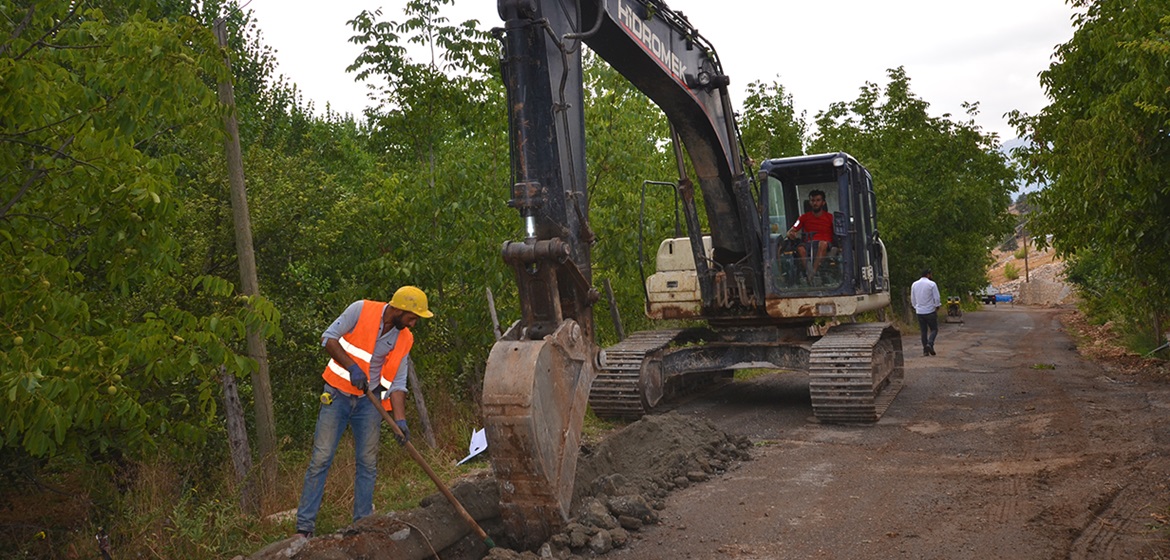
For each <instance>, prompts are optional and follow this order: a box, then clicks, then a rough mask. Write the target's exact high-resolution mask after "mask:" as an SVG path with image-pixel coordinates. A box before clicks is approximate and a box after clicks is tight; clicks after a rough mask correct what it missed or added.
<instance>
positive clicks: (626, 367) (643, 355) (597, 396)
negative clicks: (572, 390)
mask: <svg viewBox="0 0 1170 560" xmlns="http://www.w3.org/2000/svg"><path fill="white" fill-rule="evenodd" d="M682 332H683V330H682V329H666V330H660V331H643V332H637V333H634V334H632V335H630V336H629V337H628V338H626V339H625V340H623V341H621V342H619V343H617V344H615V345H613V346H610V347H609V348H606V349H605V363H604V364H602V367H601V368H600V369H599V370H598V373H597V377H596V378H595V379H594V380H593V387H592V388H591V389H590V391H589V406H590V408H592V409H593V413H594V414H596V415H597V416H599V417H601V418H611V419H614V418H624V419H635V418H641V417H642V415H644V414H646V413H647V412H649V411H650V409H651V408H653V407H654V405H656V404H658V401H659V400H660V399H661V398H662V394H663V384H664V381H663V375H662V371H661V365H660V364H659V363H658V361H656V360H654V359H653V356H652V355H653V354H654V353H655V352H658V351H660V350H662V349H663V348H666V347H667V345H669V344H670V343H671V341H673V340H674V339H675V338H676V337H677V336H678V335H679V334H680V333H682ZM647 357H649V359H647ZM643 368H650V370H649V371H647V375H646V376H643ZM654 368H657V369H658V371H657V372H655V371H654Z"/></svg>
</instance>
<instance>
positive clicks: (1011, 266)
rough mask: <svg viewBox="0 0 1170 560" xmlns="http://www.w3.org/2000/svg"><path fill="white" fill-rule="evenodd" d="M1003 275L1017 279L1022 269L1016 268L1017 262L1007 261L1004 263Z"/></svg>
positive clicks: (1009, 278) (1010, 278)
mask: <svg viewBox="0 0 1170 560" xmlns="http://www.w3.org/2000/svg"><path fill="white" fill-rule="evenodd" d="M1003 276H1004V278H1007V279H1008V280H1016V279H1018V278H1019V277H1020V269H1019V268H1016V265H1015V263H1007V264H1005V265H1003Z"/></svg>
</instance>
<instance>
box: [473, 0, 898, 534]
mask: <svg viewBox="0 0 1170 560" xmlns="http://www.w3.org/2000/svg"><path fill="white" fill-rule="evenodd" d="M497 8H498V11H499V15H500V17H501V19H502V20H503V21H504V26H503V27H502V28H499V29H496V30H495V33H496V35H497V37H498V38H499V39H500V41H501V43H502V44H503V48H502V55H501V61H500V66H501V72H502V75H503V79H504V82H505V85H506V90H507V107H508V111H509V119H508V122H509V150H510V158H511V173H512V177H513V181H512V186H511V192H510V199H509V201H508V205H509V206H510V207H512V208H515V209H516V210H517V211H518V212H519V214H520V216H521V218H522V221H523V228H524V238H523V239H521V240H517V241H507V242H504V244H503V247H502V255H503V259H504V262H505V263H506V264H507V265H509V266H510V267H511V268H512V269H513V270H514V272H515V277H516V284H517V289H518V295H519V303H520V319H519V320H517V321H516V322H515V323H514V324H512V325H511V327H510V328H508V329H507V331H506V332H505V333H504V334H503V336H502V337H501V338H500V340H498V341H497V343H496V344H495V345H494V346H493V347H492V350H491V352H490V355H489V357H488V362H487V367H486V370H485V375H484V388H483V414H484V418H485V429H486V432H487V439H488V450H489V455H490V457H491V463H492V468H493V470H494V471H495V475H496V477H497V480H498V481H499V483H500V494H501V504H500V505H501V514H502V517H503V520H504V523H505V526H506V529H507V531H508V534H509V535H510V536H512V537H513V538H514V539H515V540H517V542H518V544H520V545H521V546H526V547H534V546H537V545H539V544H540V543H541V542H543V541H544V540H546V539H547V538H548V537H549V536H551V535H552V534H553V533H554V532H555V531H557V530H558V529H559V528H561V527H562V526H563V525H564V524H565V523H566V522H567V520H568V519H569V515H570V506H571V502H572V496H573V482H574V475H575V472H576V464H577V459H578V455H579V451H580V445H581V428H582V425H583V422H584V417H585V414H586V409H587V408H590V407H591V408H592V410H593V411H594V412H595V413H596V414H597V415H598V416H601V417H608V418H630V419H633V418H638V417H640V416H642V415H644V414H647V413H650V412H652V411H653V410H654V409H655V408H656V407H659V406H661V405H662V404H663V403H665V402H669V400H670V398H671V397H672V395H677V394H680V393H682V392H685V391H686V390H688V388H693V387H695V386H700V385H701V384H703V383H706V382H710V381H713V380H716V379H717V378H720V377H726V376H727V375H729V374H731V373H733V372H734V370H735V369H737V368H742V367H768V368H775V369H782V370H790V371H807V372H808V376H809V388H810V394H811V396H812V405H813V411H814V415H815V417H816V419H817V420H818V421H820V422H825V423H844V424H858V423H873V422H876V421H877V420H878V419H879V418H880V416H881V415H882V413H883V412H884V411H885V410H886V408H887V407H888V406H889V405H890V403H891V401H892V400H893V398H894V396H895V395H896V394H897V393H898V391H899V390H900V389H901V387H902V377H903V357H902V341H901V335H900V333H899V332H898V330H897V329H896V328H895V327H894V326H893V325H891V324H889V323H882V322H857V321H854V320H853V319H854V318H855V316H857V315H859V314H862V313H866V312H871V311H880V310H883V309H884V308H886V307H888V306H889V304H890V285H889V276H888V265H887V260H886V252H885V247H884V245H883V243H882V240H881V239H880V237H879V235H878V229H877V212H876V210H877V208H876V197H875V194H874V186H873V180H872V178H871V176H870V174H869V172H868V171H867V170H866V169H865V167H864V166H862V165H861V164H860V163H859V162H858V161H857V160H856V159H854V158H853V157H851V156H850V155H849V154H846V153H843V152H838V153H828V154H820V155H809V156H799V157H790V158H778V159H767V160H763V161H761V162H760V163H759V169H758V170H755V171H752V170H750V169H746V168H750V167H751V166H752V165H754V164H752V163H751V161H752V160H751V159H750V158H748V157H747V155H746V154H745V153H744V150H743V146H742V142H740V133H739V129H738V125H737V124H736V120H735V114H734V112H733V110H732V105H731V101H730V99H729V97H728V84H729V83H730V80H729V78H728V77H727V76H726V75H725V74H724V72H723V68H722V64H721V63H720V60H719V58H718V56H717V54H716V52H715V49H714V48H713V47H712V46H711V44H710V43H709V42H708V41H707V40H706V39H705V38H704V37H703V36H702V35H700V34H699V33H698V31H697V30H696V29H695V27H694V26H693V25H692V24H691V23H690V21H689V20H688V19H687V18H686V17H685V16H684V15H683V14H682V13H680V12H676V11H673V10H671V9H670V8H669V7H668V6H667V5H666V3H664V2H663V1H661V0H498V3H497ZM583 46H588V47H589V48H590V49H591V50H592V51H593V52H594V53H596V54H597V55H598V56H599V57H600V58H601V59H602V60H604V61H605V62H607V63H608V64H609V65H610V66H612V67H613V68H614V69H615V70H616V71H617V72H619V73H620V74H621V75H623V76H624V77H625V78H626V79H627V80H628V81H629V82H630V83H632V84H633V85H634V86H635V87H636V88H637V89H638V90H640V91H641V92H642V93H643V94H645V95H646V96H647V97H649V98H650V99H651V100H652V101H653V102H654V103H655V104H656V105H657V106H658V107H660V108H661V109H662V111H663V112H664V114H665V116H666V117H667V120H668V121H669V122H670V125H671V135H672V140H673V144H674V155H675V160H676V163H677V167H678V173H679V179H678V181H677V183H672V184H673V185H674V186H675V189H676V192H677V195H678V199H679V205H680V206H681V210H682V212H681V213H682V216H683V221H684V222H685V225H686V235H684V236H680V237H677V238H673V239H667V240H664V241H662V243H661V244H660V246H659V249H658V253H657V259H656V267H657V269H656V272H655V273H654V274H652V275H650V276H649V277H648V278H646V279H645V288H646V296H647V301H646V306H645V312H646V314H647V315H648V316H649V317H650V318H652V319H664V320H670V321H671V323H670V324H672V325H677V324H686V325H700V326H690V327H685V328H669V329H662V330H654V331H648V332H639V333H633V334H631V335H630V336H628V337H626V338H625V339H624V340H622V341H621V342H619V343H618V344H616V345H614V346H611V347H609V348H601V347H600V346H599V345H598V343H597V341H596V336H595V320H594V315H593V304H594V303H595V302H597V301H598V300H599V299H600V295H599V292H598V290H596V289H595V288H594V287H593V285H592V269H591V261H590V249H591V246H592V244H593V241H594V232H593V230H592V229H591V228H590V225H589V200H588V190H587V188H586V186H587V185H586V174H585V125H584V123H585V119H584V90H583V86H582V84H583V81H582V66H581V65H582V52H581V51H582V47H583ZM684 155H685V157H684ZM687 159H689V162H690V166H689V167H688V166H687V165H686V162H687ZM691 170H693V175H694V178H692V176H691V175H692V172H691ZM696 179H697V181H696ZM696 184H697V186H698V189H699V192H698V193H697V192H696V191H695V186H696ZM812 195H819V196H820V197H821V198H823V200H824V204H825V209H824V211H825V212H831V213H832V217H833V220H832V230H833V231H832V237H833V242H832V244H831V245H832V246H831V248H829V249H828V250H827V251H826V252H825V254H823V255H822V254H819V253H818V254H817V256H816V258H815V262H814V257H813V256H812V255H811V254H810V253H809V252H808V251H801V250H800V246H801V244H803V243H805V242H806V241H807V240H804V239H801V238H800V236H797V235H794V234H792V233H791V232H795V231H796V230H798V229H800V228H794V226H796V225H797V222H798V220H799V217H800V215H801V214H802V213H803V212H802V211H803V210H804V208H802V205H803V204H805V202H806V201H807V200H809V199H810V198H813V196H812ZM818 202H819V201H818ZM700 205H701V206H702V207H703V211H705V212H706V224H707V229H708V231H703V229H702V225H701V220H700V215H699V206H700ZM680 233H681V231H680ZM793 237H795V239H793Z"/></svg>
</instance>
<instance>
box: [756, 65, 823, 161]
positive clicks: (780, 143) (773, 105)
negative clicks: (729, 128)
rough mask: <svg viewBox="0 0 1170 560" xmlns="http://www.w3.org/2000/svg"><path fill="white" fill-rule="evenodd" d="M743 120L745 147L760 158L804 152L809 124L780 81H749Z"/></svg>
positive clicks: (757, 158)
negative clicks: (793, 104)
mask: <svg viewBox="0 0 1170 560" xmlns="http://www.w3.org/2000/svg"><path fill="white" fill-rule="evenodd" d="M739 124H740V129H741V137H742V140H743V144H744V148H745V149H746V150H747V153H748V155H750V156H751V157H752V158H753V159H755V160H756V161H763V160H765V159H771V158H779V157H788V156H798V155H801V154H803V153H804V140H805V136H806V135H807V134H808V124H806V123H805V121H804V113H801V114H800V115H799V116H798V115H797V114H796V109H795V108H793V106H792V95H791V94H789V93H787V92H786V91H785V90H784V86H782V85H780V83H779V82H772V83H770V84H765V83H763V82H759V81H756V82H752V83H750V84H748V87H747V98H746V99H744V101H743V111H742V113H741V118H740V123H739Z"/></svg>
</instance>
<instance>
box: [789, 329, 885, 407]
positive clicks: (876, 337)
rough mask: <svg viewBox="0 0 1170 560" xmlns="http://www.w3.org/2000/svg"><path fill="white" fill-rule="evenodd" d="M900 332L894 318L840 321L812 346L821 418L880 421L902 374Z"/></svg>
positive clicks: (811, 366) (814, 393)
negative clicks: (888, 319)
mask: <svg viewBox="0 0 1170 560" xmlns="http://www.w3.org/2000/svg"><path fill="white" fill-rule="evenodd" d="M903 363H904V362H903V356H902V337H901V334H900V333H899V332H898V329H896V328H895V327H893V326H892V325H891V324H890V323H847V324H844V325H837V326H835V327H833V328H832V330H830V331H829V333H828V334H826V335H825V336H823V337H821V339H820V340H818V341H817V342H816V343H814V344H813V345H812V352H811V354H810V355H809V390H810V392H811V394H812V405H813V414H814V415H815V416H816V418H817V420H819V421H821V422H826V423H832V424H861V423H867V424H868V423H873V422H877V421H878V419H879V418H881V416H882V414H884V413H885V411H886V409H887V408H889V406H890V403H891V402H893V400H894V397H895V396H896V395H897V394H898V391H900V390H901V389H902V378H903Z"/></svg>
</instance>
